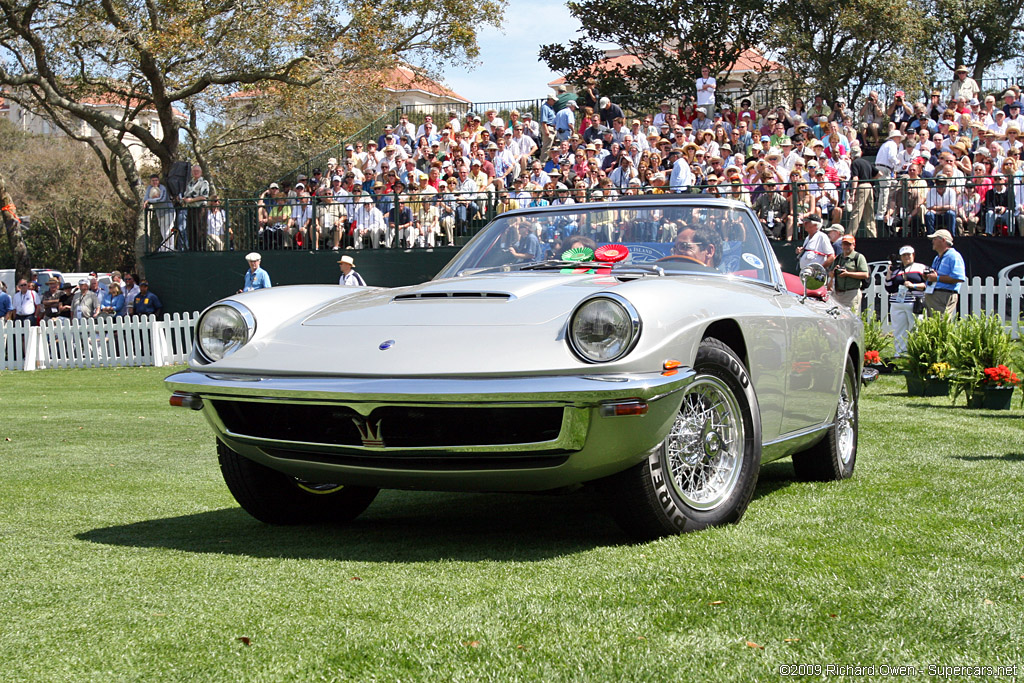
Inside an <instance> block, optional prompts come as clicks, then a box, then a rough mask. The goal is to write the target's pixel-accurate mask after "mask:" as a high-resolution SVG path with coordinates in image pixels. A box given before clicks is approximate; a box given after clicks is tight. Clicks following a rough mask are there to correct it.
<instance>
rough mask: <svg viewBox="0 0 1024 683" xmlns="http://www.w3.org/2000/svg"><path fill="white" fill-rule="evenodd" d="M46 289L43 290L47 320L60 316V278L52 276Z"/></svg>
mask: <svg viewBox="0 0 1024 683" xmlns="http://www.w3.org/2000/svg"><path fill="white" fill-rule="evenodd" d="M46 287H47V289H46V291H45V292H43V317H44V318H45V319H46V320H54V319H59V318H60V280H58V279H57V278H55V277H51V278H50V279H49V280H47V281H46Z"/></svg>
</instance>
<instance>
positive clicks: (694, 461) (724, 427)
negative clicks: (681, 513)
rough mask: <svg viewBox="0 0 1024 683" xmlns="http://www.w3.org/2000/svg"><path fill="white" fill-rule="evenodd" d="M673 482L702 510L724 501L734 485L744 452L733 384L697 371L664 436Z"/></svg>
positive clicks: (741, 420)
mask: <svg viewBox="0 0 1024 683" xmlns="http://www.w3.org/2000/svg"><path fill="white" fill-rule="evenodd" d="M665 450H666V453H665V455H666V462H667V464H668V468H669V470H670V472H671V481H672V486H673V488H675V491H676V493H677V494H678V495H679V497H680V498H682V499H683V501H684V502H685V503H686V504H687V505H689V506H690V507H692V508H695V509H698V510H711V509H713V508H715V507H717V506H719V505H721V504H722V503H723V502H724V501H725V500H726V499H728V498H729V496H730V495H731V494H732V492H733V491H734V490H735V488H736V484H737V482H738V481H739V475H740V469H741V468H740V463H741V460H742V458H743V416H742V414H741V412H740V406H739V402H738V401H737V400H736V398H735V396H734V395H733V392H732V390H731V389H730V388H729V386H728V385H727V384H726V383H725V382H724V381H722V380H721V379H719V378H718V377H715V376H714V375H699V376H698V377H697V379H695V380H694V381H693V383H692V384H690V386H689V387H687V390H686V394H685V395H684V396H683V403H682V406H681V407H680V409H679V414H678V415H676V421H675V423H674V424H673V425H672V431H671V432H669V435H668V437H667V438H666V439H665Z"/></svg>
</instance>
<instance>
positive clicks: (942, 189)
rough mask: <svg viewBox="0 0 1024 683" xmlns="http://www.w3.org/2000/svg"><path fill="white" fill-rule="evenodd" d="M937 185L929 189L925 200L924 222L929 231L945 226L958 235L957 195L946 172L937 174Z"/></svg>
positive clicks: (935, 179)
mask: <svg viewBox="0 0 1024 683" xmlns="http://www.w3.org/2000/svg"><path fill="white" fill-rule="evenodd" d="M934 182H935V185H934V187H932V189H930V190H928V195H927V197H925V200H924V205H925V206H924V208H925V213H924V223H925V226H926V227H927V230H928V232H929V233H934V232H936V230H935V229H936V228H945V229H946V230H948V231H949V233H950V234H952V235H956V205H957V196H956V190H954V189H953V188H952V187H951V186H950V184H949V177H948V176H946V175H944V174H939V175H936V176H935V178H934Z"/></svg>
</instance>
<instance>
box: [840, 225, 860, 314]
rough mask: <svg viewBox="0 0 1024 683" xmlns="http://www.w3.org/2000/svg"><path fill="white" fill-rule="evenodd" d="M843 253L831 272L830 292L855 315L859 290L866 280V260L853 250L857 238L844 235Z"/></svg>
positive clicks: (857, 311)
mask: <svg viewBox="0 0 1024 683" xmlns="http://www.w3.org/2000/svg"><path fill="white" fill-rule="evenodd" d="M840 242H841V244H842V249H843V253H842V254H840V255H839V256H837V257H836V260H835V262H834V265H835V269H834V270H833V271H832V273H833V277H832V292H833V295H834V296H835V299H836V301H838V302H839V303H840V304H842V305H843V306H846V307H847V308H849V309H850V310H851V311H853V312H854V313H855V314H857V315H859V314H860V300H861V296H860V290H861V287H863V286H864V284H865V283H866V282H867V280H868V276H869V274H868V260H867V259H866V258H864V254H861V253H859V252H857V251H855V250H854V247H855V246H856V245H857V238H856V237H854V236H853V235H844V236H843V238H842V240H840Z"/></svg>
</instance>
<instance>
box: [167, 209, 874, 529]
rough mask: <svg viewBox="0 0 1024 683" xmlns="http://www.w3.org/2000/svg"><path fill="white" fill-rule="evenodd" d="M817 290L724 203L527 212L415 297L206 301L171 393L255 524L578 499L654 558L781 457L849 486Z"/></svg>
mask: <svg viewBox="0 0 1024 683" xmlns="http://www.w3.org/2000/svg"><path fill="white" fill-rule="evenodd" d="M817 271H818V272H811V269H808V270H807V271H805V273H804V274H803V282H801V281H800V280H799V279H797V278H793V277H791V276H786V277H784V276H783V273H782V271H781V269H780V267H779V264H778V262H777V261H776V258H775V255H774V253H773V252H772V250H771V249H770V248H769V245H768V242H767V240H766V238H765V236H764V234H763V232H762V230H761V228H760V225H759V223H758V221H757V219H756V217H755V216H754V215H753V213H752V212H751V211H750V210H749V209H748V208H747V207H746V206H744V205H742V204H740V203H736V202H732V201H729V200H724V199H716V198H705V197H697V196H693V197H679V198H675V197H670V196H668V195H658V196H656V197H647V198H637V199H630V198H622V199H620V200H618V201H613V202H592V203H581V204H568V205H562V206H548V207H543V208H535V209H534V208H531V209H522V210H517V211H511V212H508V213H504V214H501V215H500V216H498V217H497V218H496V219H495V220H494V221H492V222H491V223H490V224H489V225H488V226H486V227H485V228H484V229H483V230H482V231H481V232H480V233H479V234H477V235H476V236H475V237H474V238H473V239H472V240H471V241H470V242H469V243H468V244H466V246H465V247H464V248H463V249H462V250H461V251H460V252H459V253H458V254H457V255H456V256H455V258H454V259H453V260H452V261H451V262H450V263H449V264H448V265H447V266H446V267H445V268H444V269H443V270H442V271H441V272H440V273H439V274H438V275H437V277H435V278H434V279H433V280H431V281H429V282H426V283H423V284H420V285H415V286H411V287H402V288H397V289H381V288H371V287H367V288H352V287H339V286H333V285H303V286H293V287H275V288H273V289H267V290H261V291H257V292H252V293H248V294H239V295H236V296H231V297H228V298H227V299H224V300H222V301H219V302H217V303H215V304H213V305H212V306H210V307H209V308H207V309H206V310H205V311H204V312H203V314H202V316H201V318H200V320H199V322H198V324H197V329H196V340H195V341H196V343H195V347H194V353H193V355H192V357H191V359H190V360H189V367H188V370H187V371H185V372H180V373H177V374H174V375H171V376H170V377H168V378H167V380H166V381H167V385H168V387H169V388H170V390H171V391H172V392H173V393H172V396H171V404H172V405H177V406H184V407H188V408H192V409H194V410H202V411H203V413H204V415H205V416H206V418H207V420H208V421H209V423H210V426H211V427H213V430H214V432H215V434H216V438H217V449H218V454H219V459H220V466H221V470H222V472H223V475H224V478H225V481H226V483H227V485H228V488H229V489H230V490H231V492H232V494H234V496H235V498H236V499H237V500H238V502H239V503H240V504H241V506H242V507H243V508H244V509H245V510H247V511H248V512H249V513H250V514H251V515H253V516H254V517H256V518H257V519H259V520H262V521H264V522H268V523H272V524H305V523H314V522H325V521H341V520H348V519H352V518H354V517H355V516H357V515H358V514H360V513H361V512H362V511H363V510H365V509H366V507H367V506H368V505H369V504H370V503H371V502H372V500H373V498H374V496H375V495H376V494H377V492H378V490H379V489H381V488H401V489H430V490H445V491H533V492H539V491H555V490H571V489H574V488H577V487H579V486H580V485H589V486H592V487H593V488H594V489H595V491H596V492H597V494H598V495H599V496H602V497H603V498H604V499H605V500H606V501H607V504H608V509H609V511H610V512H611V514H612V515H614V516H615V517H616V518H617V520H618V521H619V523H620V524H621V525H622V526H623V527H624V528H625V529H626V530H627V531H628V532H629V533H631V534H632V535H634V536H635V537H637V538H654V537H658V536H664V535H668V534H674V533H678V532H681V531H689V530H694V529H701V528H704V527H707V526H711V525H720V524H727V523H730V522H735V521H737V520H738V519H740V517H741V516H742V515H743V512H744V511H745V509H746V507H747V505H748V503H749V502H750V500H751V497H752V496H753V493H754V488H755V485H756V483H757V478H758V471H759V468H760V466H761V465H762V464H763V463H766V462H769V461H772V460H776V459H778V458H783V457H786V456H792V458H793V465H794V468H795V470H796V473H797V475H798V476H799V477H801V478H805V479H815V480H838V479H845V478H847V477H849V476H850V475H851V474H852V473H853V469H854V463H855V461H856V455H857V401H858V392H859V388H860V370H861V359H862V354H863V343H862V334H863V333H862V329H861V324H860V320H859V318H858V317H856V316H854V315H853V314H851V313H850V312H849V311H848V310H847V309H846V308H844V307H841V306H839V305H837V304H836V303H834V302H830V301H828V299H827V295H825V294H824V292H823V290H820V289H818V290H817V291H811V292H810V293H808V291H807V290H808V289H811V288H813V287H815V286H817V287H820V285H821V282H820V279H821V277H822V276H823V275H824V270H823V269H821V268H820V266H818V267H817ZM808 278H810V279H811V280H812V281H813V280H814V279H815V278H817V279H818V280H819V281H818V282H808ZM794 280H795V284H794ZM791 290H796V291H791ZM808 294H810V295H808Z"/></svg>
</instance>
